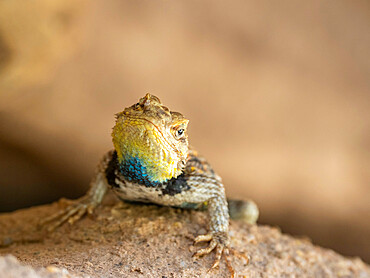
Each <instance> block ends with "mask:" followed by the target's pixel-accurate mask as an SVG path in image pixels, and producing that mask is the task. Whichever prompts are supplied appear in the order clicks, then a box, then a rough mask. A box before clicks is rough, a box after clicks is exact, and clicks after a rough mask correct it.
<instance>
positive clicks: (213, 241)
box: [193, 233, 249, 277]
mask: <svg viewBox="0 0 370 278" xmlns="http://www.w3.org/2000/svg"><path fill="white" fill-rule="evenodd" d="M204 241H209V245H208V247H206V248H203V249H200V250H198V251H197V252H195V253H194V255H193V256H194V257H200V256H203V255H207V254H209V253H211V252H212V251H213V250H214V249H216V256H215V260H214V262H213V264H212V266H211V268H210V269H209V270H208V272H209V271H211V270H213V269H215V268H217V267H218V266H219V264H220V261H221V257H222V255H224V257H225V261H226V265H227V268H228V269H229V271H230V274H231V277H235V275H236V273H235V270H234V268H233V267H232V265H231V262H230V252H231V253H233V255H236V256H238V257H241V258H243V259H244V260H246V262H247V264H248V263H249V258H248V256H246V255H244V254H242V253H239V252H237V251H235V250H233V249H231V248H230V247H228V245H229V239H228V236H227V235H226V236H225V235H224V234H212V233H209V234H206V235H200V236H197V237H196V238H195V240H194V244H197V243H198V242H204Z"/></svg>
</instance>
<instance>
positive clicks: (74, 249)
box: [0, 195, 370, 278]
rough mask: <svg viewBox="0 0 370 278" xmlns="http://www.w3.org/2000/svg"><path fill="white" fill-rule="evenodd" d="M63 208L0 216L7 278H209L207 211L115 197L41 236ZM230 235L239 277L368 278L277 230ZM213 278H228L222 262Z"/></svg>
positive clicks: (349, 261) (236, 228)
mask: <svg viewBox="0 0 370 278" xmlns="http://www.w3.org/2000/svg"><path fill="white" fill-rule="evenodd" d="M58 206H59V204H57V203H54V204H52V205H45V206H39V207H33V208H29V209H24V210H19V211H15V212H12V213H6V214H2V215H0V228H1V229H0V240H1V241H0V245H2V248H0V255H2V256H5V257H0V277H1V278H3V277H32V278H33V277H93V278H94V277H128V276H129V277H206V276H207V270H208V269H209V267H210V266H211V264H212V261H213V256H214V254H211V255H208V256H205V257H203V258H200V259H195V258H192V256H191V255H192V254H193V253H194V252H195V250H196V249H197V248H199V247H198V246H193V241H192V239H193V238H194V237H195V236H196V235H198V234H199V233H200V232H204V229H205V228H206V226H207V215H206V213H205V212H199V211H190V210H181V209H175V208H169V207H159V206H155V205H145V204H128V203H121V202H119V201H118V200H116V199H115V197H114V196H112V195H109V197H107V198H106V200H105V202H104V204H103V205H102V206H100V207H99V208H98V209H97V210H96V212H95V215H94V216H89V217H88V216H86V217H84V218H83V219H81V220H80V221H78V222H77V223H75V224H74V225H73V226H71V225H69V224H64V225H63V226H61V227H60V228H58V229H57V230H56V231H54V232H52V233H50V234H46V233H45V232H43V231H42V230H39V229H37V223H38V221H39V220H41V219H42V218H43V217H46V216H47V215H50V214H52V213H53V212H55V211H56V209H57V208H58ZM230 230H231V235H232V236H231V244H232V247H233V248H234V249H235V250H237V251H240V252H243V253H245V254H248V256H249V257H250V263H249V264H248V265H246V263H245V261H244V260H242V259H240V258H238V257H236V256H235V257H233V260H232V264H233V267H234V268H235V270H236V272H237V274H238V277H370V268H369V266H368V265H366V264H365V263H364V262H362V261H361V259H359V258H345V257H343V256H341V255H339V254H337V253H335V252H334V251H331V250H328V249H324V248H321V247H318V246H315V245H313V244H312V243H311V242H310V241H309V240H308V239H299V238H294V237H291V236H289V235H284V234H282V233H281V232H280V231H279V229H278V228H271V227H268V226H257V225H249V224H245V223H242V222H238V221H231V226H230ZM8 254H11V255H12V256H10V255H8ZM13 256H15V257H17V258H18V260H19V261H21V262H22V264H26V265H29V266H22V265H21V264H20V263H19V262H18V261H17V260H16V259H15V258H14V257H13ZM51 272H52V273H51ZM2 275H3V276H2ZM4 275H5V276H4ZM22 275H23V276H22ZM48 275H49V276H48ZM50 275H55V276H50ZM63 275H64V276H63ZM208 276H209V277H228V276H230V274H229V272H228V269H227V267H226V264H225V262H224V261H222V263H221V264H220V268H219V269H218V270H214V271H212V272H210V273H209V274H208Z"/></svg>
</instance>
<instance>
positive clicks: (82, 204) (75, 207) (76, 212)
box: [39, 198, 96, 232]
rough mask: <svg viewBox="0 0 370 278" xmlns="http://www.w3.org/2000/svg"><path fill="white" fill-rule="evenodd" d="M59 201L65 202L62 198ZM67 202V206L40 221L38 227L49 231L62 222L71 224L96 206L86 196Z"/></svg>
mask: <svg viewBox="0 0 370 278" xmlns="http://www.w3.org/2000/svg"><path fill="white" fill-rule="evenodd" d="M61 202H63V203H65V201H64V200H61ZM68 203H69V205H68V206H67V207H65V208H63V209H61V210H59V211H58V212H56V213H55V214H53V215H51V216H49V217H47V218H45V219H44V220H42V221H40V223H39V227H40V228H44V229H46V230H47V231H48V232H51V231H53V230H55V229H56V228H57V227H59V226H60V225H62V224H63V223H64V222H67V221H68V222H69V223H70V224H73V223H74V222H76V221H77V220H79V219H80V218H81V217H82V216H83V215H84V214H86V213H92V212H93V210H94V208H95V207H96V205H95V204H93V203H92V202H91V201H90V200H89V199H87V198H82V199H79V200H76V201H68Z"/></svg>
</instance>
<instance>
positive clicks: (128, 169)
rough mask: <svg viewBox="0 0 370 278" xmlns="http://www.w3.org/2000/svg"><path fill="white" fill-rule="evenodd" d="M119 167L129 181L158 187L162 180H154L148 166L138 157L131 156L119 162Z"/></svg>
mask: <svg viewBox="0 0 370 278" xmlns="http://www.w3.org/2000/svg"><path fill="white" fill-rule="evenodd" d="M118 168H119V171H120V172H121V174H122V175H123V176H124V177H125V179H126V180H127V181H130V182H135V183H138V184H142V185H145V186H146V187H156V186H157V185H159V184H160V182H156V181H152V180H151V179H150V177H149V174H148V172H147V170H146V167H145V166H144V165H143V164H142V163H141V161H140V159H139V158H137V157H130V158H128V159H125V160H123V161H121V162H118Z"/></svg>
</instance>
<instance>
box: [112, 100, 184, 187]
mask: <svg viewBox="0 0 370 278" xmlns="http://www.w3.org/2000/svg"><path fill="white" fill-rule="evenodd" d="M116 117H117V120H116V125H115V126H114V128H113V132H112V137H113V144H114V148H115V150H116V151H117V157H118V162H119V164H120V167H123V168H125V169H124V170H125V171H126V172H127V171H128V172H129V178H132V179H133V180H134V179H136V178H138V177H135V175H138V176H139V175H140V176H141V177H139V178H142V177H144V180H146V182H148V181H150V183H154V184H155V183H161V182H165V181H167V180H169V179H171V178H175V177H177V176H178V175H180V174H181V172H182V170H183V168H184V166H185V162H186V158H187V155H188V136H187V132H186V129H187V125H188V122H189V120H187V119H185V117H184V116H183V115H182V114H180V113H178V112H173V111H170V110H169V109H168V108H167V107H166V106H164V105H162V104H161V102H160V100H159V98H157V97H156V96H153V95H150V94H146V95H145V96H144V97H143V98H141V99H140V100H139V102H138V103H136V104H134V105H132V106H130V107H127V108H126V109H125V110H124V111H123V112H120V113H118V114H116Z"/></svg>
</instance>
